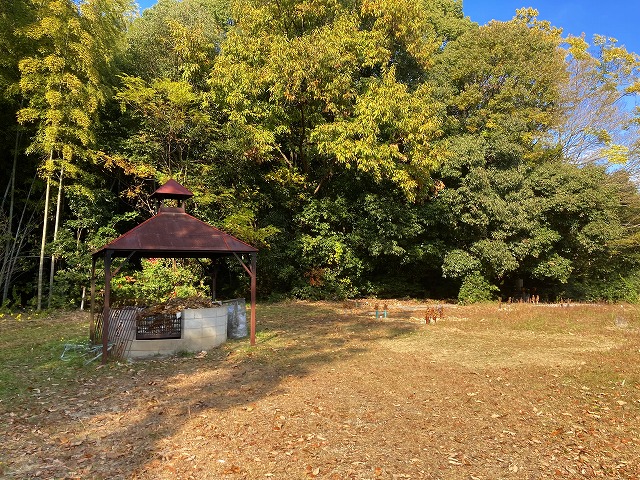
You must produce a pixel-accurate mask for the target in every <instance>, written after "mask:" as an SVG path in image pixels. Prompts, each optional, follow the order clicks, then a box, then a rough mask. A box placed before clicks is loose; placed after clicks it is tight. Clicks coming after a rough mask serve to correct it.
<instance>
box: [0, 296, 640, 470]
mask: <svg viewBox="0 0 640 480" xmlns="http://www.w3.org/2000/svg"><path fill="white" fill-rule="evenodd" d="M343 307H344V306H343V305H341V304H305V303H290V304H278V305H274V306H265V307H262V308H261V310H260V311H259V324H260V334H259V343H258V346H257V347H256V348H255V349H249V348H248V347H247V346H246V342H230V343H228V344H227V345H225V347H224V348H221V349H219V350H215V351H212V352H209V353H208V354H207V355H206V356H203V357H202V358H194V357H190V358H175V359H167V360H162V361H153V362H144V363H143V362H140V363H135V364H111V365H109V366H107V367H105V368H99V369H96V367H95V366H93V367H89V368H87V369H85V370H83V371H82V372H81V374H80V375H79V376H78V378H77V380H76V381H75V382H74V383H72V384H70V385H66V386H64V388H63V387H61V386H56V385H42V386H40V387H38V389H37V392H36V391H35V390H34V392H33V395H32V398H31V399H29V401H28V402H25V403H24V404H22V405H17V404H15V405H11V406H10V408H8V406H7V405H5V406H4V407H2V406H1V405H0V407H1V408H4V410H2V427H1V430H0V433H1V434H2V436H3V437H4V441H3V446H2V447H1V448H2V449H3V450H4V452H3V455H2V457H0V458H4V460H3V462H4V464H0V472H4V476H5V477H6V478H92V479H100V478H104V479H120V478H121V479H128V478H139V479H175V478H180V479H189V478H193V479H220V478H229V479H234V478H238V479H240V478H249V479H258V478H261V479H268V478H273V479H308V478H320V479H404V478H411V479H423V478H424V479H432V478H433V479H501V478H514V479H538V478H627V479H631V478H638V477H639V476H640V461H639V460H638V459H639V458H640V420H639V413H640V365H639V362H638V360H639V359H640V333H639V331H640V319H639V318H638V310H637V309H634V310H631V311H630V312H631V313H628V314H627V318H628V319H629V320H628V321H627V325H626V326H625V328H624V329H622V328H616V326H615V323H614V322H613V317H612V314H611V312H609V311H608V310H606V309H607V308H609V307H601V309H600V310H595V309H594V310H590V309H589V308H587V307H585V309H581V310H580V309H573V310H572V311H571V312H568V311H567V312H565V311H562V312H560V313H558V312H553V313H548V311H547V312H546V313H545V312H542V310H533V309H532V308H531V307H526V306H523V307H515V309H513V310H511V311H504V310H501V311H497V309H496V308H495V306H493V307H483V308H485V309H484V310H483V309H482V308H476V309H473V308H467V309H462V308H454V307H449V308H448V315H447V316H446V317H445V319H444V320H441V321H439V322H438V323H437V324H436V325H421V324H419V323H418V321H417V320H416V318H417V317H415V316H412V315H413V313H412V312H409V313H408V314H407V313H406V312H405V313H402V314H401V312H400V310H398V311H396V312H395V313H396V314H395V315H392V316H391V318H389V319H386V320H378V321H376V320H375V319H374V318H373V317H372V316H371V314H370V311H369V310H370V307H369V308H368V307H367V306H364V307H362V308H359V309H345V308H343ZM392 313H393V312H392Z"/></svg>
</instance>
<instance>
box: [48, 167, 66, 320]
mask: <svg viewBox="0 0 640 480" xmlns="http://www.w3.org/2000/svg"><path fill="white" fill-rule="evenodd" d="M63 175H64V164H63V165H62V166H61V167H60V181H59V182H58V199H57V200H56V219H55V224H54V226H53V241H54V242H55V241H56V240H57V238H58V227H59V226H60V206H61V204H62V177H63ZM55 263H56V257H55V255H54V254H53V253H52V254H51V269H50V270H49V299H48V300H47V308H51V297H52V296H53V276H54V274H55Z"/></svg>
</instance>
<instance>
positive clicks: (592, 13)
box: [462, 0, 640, 54]
mask: <svg viewBox="0 0 640 480" xmlns="http://www.w3.org/2000/svg"><path fill="white" fill-rule="evenodd" d="M522 7H533V8H535V9H537V10H538V12H539V15H538V19H540V20H549V21H550V22H551V24H552V25H553V26H554V27H560V28H562V29H563V34H564V35H568V34H571V35H575V36H579V35H581V34H582V33H584V34H585V35H586V40H587V41H588V42H589V43H591V39H592V37H593V35H594V34H595V33H598V34H601V35H606V36H607V37H613V38H616V39H617V40H618V44H619V45H624V46H626V47H627V50H629V51H632V52H636V53H638V54H640V33H639V32H640V29H639V28H638V25H639V22H640V0H610V1H602V0H581V1H563V0H555V1H554V0H530V1H526V0H525V1H523V0H463V3H462V8H463V11H464V14H465V15H466V16H468V17H470V18H471V20H473V21H474V22H477V23H479V24H480V25H484V24H485V23H487V22H489V21H490V20H510V19H511V18H513V16H514V15H515V12H516V9H518V8H522Z"/></svg>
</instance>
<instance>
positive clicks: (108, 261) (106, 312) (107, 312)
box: [102, 250, 113, 364]
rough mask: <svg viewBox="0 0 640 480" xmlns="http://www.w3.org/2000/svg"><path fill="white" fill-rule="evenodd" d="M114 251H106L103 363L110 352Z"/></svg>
mask: <svg viewBox="0 0 640 480" xmlns="http://www.w3.org/2000/svg"><path fill="white" fill-rule="evenodd" d="M112 255H113V252H110V251H108V250H107V251H106V252H105V255H104V306H103V308H102V363H103V364H105V363H107V355H108V354H109V316H110V315H111V312H110V308H111V256H112Z"/></svg>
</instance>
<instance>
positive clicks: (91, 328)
mask: <svg viewBox="0 0 640 480" xmlns="http://www.w3.org/2000/svg"><path fill="white" fill-rule="evenodd" d="M89 322H90V323H89V339H90V340H91V344H92V345H95V344H96V258H95V257H92V258H91V310H90V313H89Z"/></svg>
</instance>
